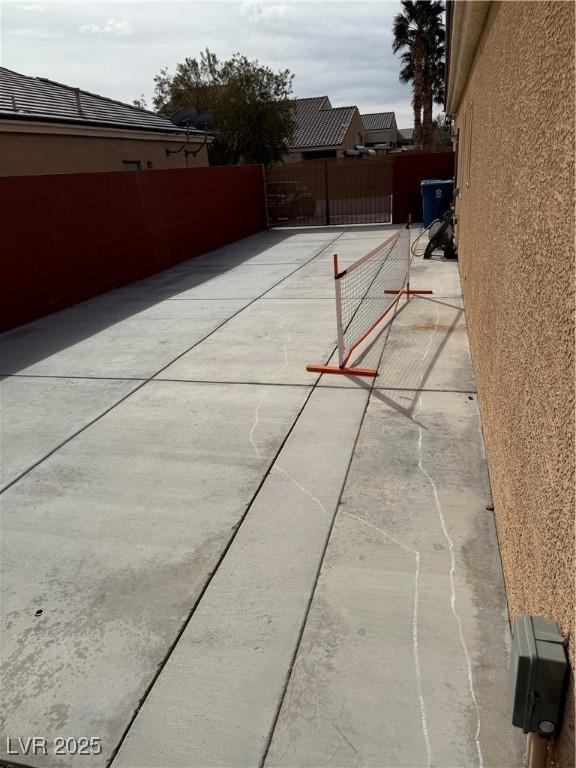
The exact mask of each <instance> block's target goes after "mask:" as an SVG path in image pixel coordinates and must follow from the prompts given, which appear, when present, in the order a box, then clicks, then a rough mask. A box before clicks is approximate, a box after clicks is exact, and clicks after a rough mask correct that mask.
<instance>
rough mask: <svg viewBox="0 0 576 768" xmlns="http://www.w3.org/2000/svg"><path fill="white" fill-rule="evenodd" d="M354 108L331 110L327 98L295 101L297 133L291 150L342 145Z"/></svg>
mask: <svg viewBox="0 0 576 768" xmlns="http://www.w3.org/2000/svg"><path fill="white" fill-rule="evenodd" d="M355 112H357V107H332V105H331V104H330V100H329V99H328V97H327V96H319V97H317V98H310V99H296V132H295V134H294V138H293V139H292V142H291V146H290V149H313V148H317V147H335V146H339V145H340V144H342V142H343V140H344V136H345V135H346V131H347V130H348V128H349V127H350V121H351V120H352V117H353V116H354V113H355Z"/></svg>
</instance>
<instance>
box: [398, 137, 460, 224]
mask: <svg viewBox="0 0 576 768" xmlns="http://www.w3.org/2000/svg"><path fill="white" fill-rule="evenodd" d="M392 157H394V182H393V192H392V194H393V195H394V196H393V198H392V218H393V221H394V223H395V224H402V223H403V222H405V221H406V220H407V219H408V214H412V220H413V221H422V199H421V197H420V182H421V181H423V180H424V179H451V178H452V177H453V176H454V152H452V150H450V151H449V152H402V153H399V154H397V155H392Z"/></svg>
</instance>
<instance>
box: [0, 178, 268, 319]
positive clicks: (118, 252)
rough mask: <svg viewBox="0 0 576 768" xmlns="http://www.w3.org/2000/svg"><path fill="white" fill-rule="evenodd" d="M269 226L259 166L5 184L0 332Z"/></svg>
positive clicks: (1, 192) (1, 193) (0, 183)
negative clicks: (267, 224)
mask: <svg viewBox="0 0 576 768" xmlns="http://www.w3.org/2000/svg"><path fill="white" fill-rule="evenodd" d="M265 227H266V209H265V199H264V184H263V173H262V167H261V166H256V165H254V166H233V167H232V166H226V167H224V166H223V167H214V168H191V169H189V170H188V169H182V170H170V171H148V172H144V171H142V172H118V173H82V174H70V175H68V174H62V175H57V176H26V177H9V178H0V228H1V229H0V231H1V233H2V237H1V241H0V242H1V246H0V247H1V263H2V288H1V294H0V330H6V329H8V328H13V327H14V326H16V325H20V324H21V323H26V322H29V321H30V320H34V319H35V318H37V317H41V316H42V315H46V314H48V313H50V312H55V311H56V310H59V309H64V308H65V307H69V306H71V305H72V304H76V303H78V302H80V301H84V300H86V299H89V298H91V297H93V296H96V295H97V294H99V293H103V292H104V291H108V290H110V289H112V288H117V287H118V286H120V285H123V284H125V283H129V282H131V281H133V280H137V279H139V278H142V277H145V276H146V275H150V274H152V273H154V272H158V271H160V270H162V269H166V268H167V267H170V266H172V265H173V264H176V263H177V262H180V261H184V260H185V259H190V258H192V257H194V256H199V255H200V254H202V253H205V252H206V251H209V250H212V249H213V248H218V247H220V246H223V245H226V244H227V243H231V242H233V241H235V240H238V239H240V238H242V237H246V236H247V235H251V234H253V233H255V232H258V231H260V230H262V229H265Z"/></svg>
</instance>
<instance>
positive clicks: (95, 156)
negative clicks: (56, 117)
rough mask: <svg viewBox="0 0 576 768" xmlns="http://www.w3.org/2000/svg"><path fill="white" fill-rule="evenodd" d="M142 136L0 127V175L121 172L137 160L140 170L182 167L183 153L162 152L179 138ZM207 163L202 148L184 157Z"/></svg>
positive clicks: (194, 163)
mask: <svg viewBox="0 0 576 768" xmlns="http://www.w3.org/2000/svg"><path fill="white" fill-rule="evenodd" d="M60 130H62V129H60ZM107 133H108V134H110V133H112V132H107ZM135 134H136V135H135ZM145 136H146V138H138V134H137V132H135V131H131V132H129V133H127V134H124V135H122V132H121V131H118V132H116V135H90V133H89V132H87V133H86V135H78V134H76V135H74V134H66V133H65V132H58V133H41V132H34V133H28V132H16V131H10V130H8V129H7V127H6V126H4V127H3V129H2V130H1V131H0V145H1V149H0V176H30V175H40V174H51V173H91V172H93V171H122V170H125V168H124V166H123V165H122V162H123V161H124V160H140V162H141V165H142V168H143V169H146V168H148V163H152V167H153V168H154V169H162V168H186V158H185V156H184V152H181V153H179V154H177V155H170V157H166V153H165V151H164V150H165V148H166V147H169V148H173V149H174V148H177V147H179V146H180V145H181V144H182V139H181V138H178V139H177V140H174V139H173V138H171V137H168V138H166V137H164V136H154V134H152V135H151V134H145ZM196 146H197V145H196ZM207 165H208V153H207V149H206V147H203V148H202V149H201V150H200V152H199V153H198V155H197V156H196V157H192V155H189V156H188V167H190V168H193V167H198V166H207Z"/></svg>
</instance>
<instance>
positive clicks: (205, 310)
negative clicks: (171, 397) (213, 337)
mask: <svg viewBox="0 0 576 768" xmlns="http://www.w3.org/2000/svg"><path fill="white" fill-rule="evenodd" d="M248 301H249V300H247V299H231V300H226V301H224V300H222V301H168V302H163V303H157V304H152V305H150V302H146V301H142V302H140V303H139V302H135V301H126V300H120V301H114V300H113V299H111V298H109V297H99V298H98V299H94V300H92V301H89V302H86V303H84V304H81V305H79V306H78V307H74V308H72V309H67V310H64V311H63V312H58V313H56V314H54V315H50V316H49V317H45V318H42V319H41V320H37V321H35V322H33V323H29V324H28V325H25V326H21V327H20V328H16V329H15V330H13V331H9V332H8V333H6V334H3V335H2V336H1V337H0V359H1V360H2V363H1V365H2V370H0V374H2V375H3V374H7V373H24V372H25V373H31V374H37V375H38V374H41V375H55V376H65V377H74V376H105V377H111V378H123V377H139V378H147V377H149V376H153V375H154V374H155V373H157V372H158V371H159V370H160V369H161V368H162V367H163V366H165V365H167V364H168V363H170V362H171V361H172V360H173V359H174V358H175V357H176V356H177V355H179V354H181V353H182V352H184V351H185V350H186V349H188V348H189V347H191V346H192V345H193V344H195V343H196V342H198V341H200V339H202V338H203V337H204V336H206V334H208V333H210V332H211V331H213V330H214V329H215V328H216V327H217V326H218V325H220V324H221V323H222V322H224V321H225V320H226V319H227V318H229V317H230V316H231V315H233V314H234V313H236V312H238V311H239V310H240V309H242V308H243V307H244V306H245V305H246V304H247V303H248Z"/></svg>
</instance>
